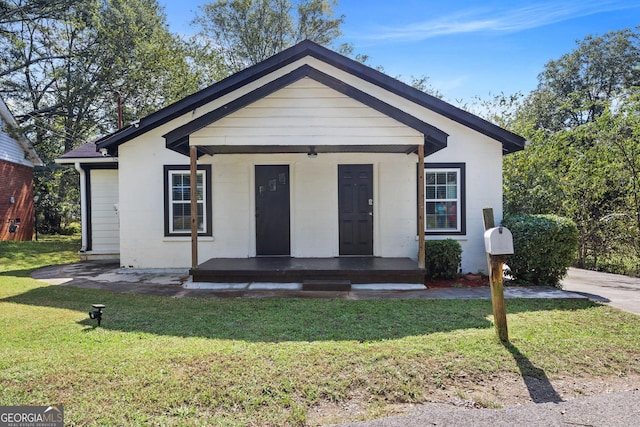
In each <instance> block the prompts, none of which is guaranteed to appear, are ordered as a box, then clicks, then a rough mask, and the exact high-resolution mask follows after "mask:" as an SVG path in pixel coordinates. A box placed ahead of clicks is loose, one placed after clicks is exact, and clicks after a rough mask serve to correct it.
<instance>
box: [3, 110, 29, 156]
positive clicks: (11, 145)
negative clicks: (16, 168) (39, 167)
mask: <svg viewBox="0 0 640 427" xmlns="http://www.w3.org/2000/svg"><path fill="white" fill-rule="evenodd" d="M3 125H4V123H2V122H1V121H0V160H6V161H8V162H11V163H17V164H20V165H25V166H31V167H33V163H31V162H30V161H29V160H27V159H26V158H25V153H24V150H23V149H22V146H21V145H20V143H19V142H18V141H16V140H15V139H13V138H11V137H10V136H9V135H8V134H7V133H5V132H4V131H3V130H2V129H3Z"/></svg>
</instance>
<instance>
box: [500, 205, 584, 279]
mask: <svg viewBox="0 0 640 427" xmlns="http://www.w3.org/2000/svg"><path fill="white" fill-rule="evenodd" d="M502 225H503V226H504V227H506V228H508V229H509V230H510V231H511V233H512V234H513V249H514V251H515V253H514V254H513V255H510V256H508V257H507V265H508V267H509V269H508V270H507V273H509V274H511V276H513V278H514V279H515V280H517V281H523V282H528V283H533V284H536V285H553V286H558V287H559V284H560V280H561V279H562V278H563V277H564V276H565V275H566V274H567V269H568V268H569V266H570V265H571V264H572V263H573V261H574V259H575V257H576V253H577V249H578V228H577V227H576V224H575V223H574V222H573V221H571V220H570V219H568V218H563V217H560V216H555V215H513V216H509V217H507V218H505V219H503V220H502Z"/></svg>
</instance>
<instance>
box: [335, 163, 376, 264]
mask: <svg viewBox="0 0 640 427" xmlns="http://www.w3.org/2000/svg"><path fill="white" fill-rule="evenodd" d="M338 199H339V201H338V209H339V214H338V220H339V221H340V255H373V165H338Z"/></svg>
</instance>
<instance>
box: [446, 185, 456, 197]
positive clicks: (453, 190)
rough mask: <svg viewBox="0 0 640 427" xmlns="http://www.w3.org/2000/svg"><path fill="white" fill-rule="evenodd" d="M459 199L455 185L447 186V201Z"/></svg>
mask: <svg viewBox="0 0 640 427" xmlns="http://www.w3.org/2000/svg"><path fill="white" fill-rule="evenodd" d="M456 197H458V188H457V187H456V186H455V185H447V199H455V198H456Z"/></svg>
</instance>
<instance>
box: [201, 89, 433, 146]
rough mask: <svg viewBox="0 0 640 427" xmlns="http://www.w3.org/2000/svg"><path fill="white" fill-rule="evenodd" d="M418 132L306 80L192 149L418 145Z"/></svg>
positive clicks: (213, 129) (205, 135)
mask: <svg viewBox="0 0 640 427" xmlns="http://www.w3.org/2000/svg"><path fill="white" fill-rule="evenodd" d="M422 141H423V136H422V134H421V133H420V132H418V131H416V130H415V129H412V128H410V127H408V126H406V125H404V124H402V123H400V122H398V121H396V120H394V119H392V118H390V117H387V116H385V115H384V114H382V113H380V112H378V111H377V110H375V109H373V108H370V107H368V106H366V105H364V104H362V103H360V102H359V101H356V100H354V99H352V98H349V97H348V96H346V95H343V94H341V93H339V92H337V91H335V90H333V89H331V88H329V87H327V86H324V85H323V84H321V83H318V82H316V81H315V80H312V79H310V78H304V79H301V80H299V81H297V82H295V83H292V84H291V85H289V86H287V87H285V88H283V89H280V90H278V91H276V92H274V93H272V94H271V95H268V96H266V97H264V98H262V99H260V100H258V101H256V102H254V103H252V104H250V105H248V106H246V107H245V108H243V109H241V110H239V111H237V112H234V113H232V114H229V115H228V116H226V117H224V118H223V119H220V120H218V121H216V122H214V123H212V124H211V125H209V126H207V127H205V128H204V129H201V130H199V131H197V132H195V133H194V134H192V135H191V137H190V143H191V144H192V145H199V144H206V145H370V144H374V145H375V144H382V145H408V144H414V145H418V144H420V143H421V142H422Z"/></svg>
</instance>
